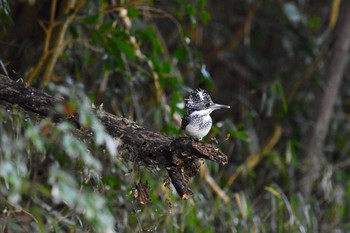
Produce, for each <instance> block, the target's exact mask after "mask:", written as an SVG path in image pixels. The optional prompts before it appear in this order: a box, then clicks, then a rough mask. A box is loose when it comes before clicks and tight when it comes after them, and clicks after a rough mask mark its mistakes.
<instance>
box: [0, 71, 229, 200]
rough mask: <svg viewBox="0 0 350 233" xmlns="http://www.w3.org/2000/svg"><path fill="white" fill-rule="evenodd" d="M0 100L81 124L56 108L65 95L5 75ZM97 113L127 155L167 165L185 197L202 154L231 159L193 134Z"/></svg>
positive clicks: (149, 163) (224, 160) (0, 80)
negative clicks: (173, 133)
mask: <svg viewBox="0 0 350 233" xmlns="http://www.w3.org/2000/svg"><path fill="white" fill-rule="evenodd" d="M0 100H3V101H6V102H8V103H11V104H16V105H18V106H20V107H22V108H23V109H25V110H26V111H30V112H34V113H37V114H39V115H40V116H44V117H47V116H52V117H53V118H54V120H55V121H59V120H62V119H69V120H70V121H72V122H74V123H75V124H76V125H79V121H78V119H79V118H78V117H77V116H76V115H74V116H67V117H66V116H62V115H57V114H56V113H55V112H53V111H54V109H55V108H54V106H55V105H57V104H62V103H63V100H62V99H58V98H55V97H52V96H51V95H49V94H47V93H45V92H42V91H40V90H37V89H34V88H32V87H27V86H26V85H25V84H24V83H22V82H15V81H13V80H11V79H9V78H7V77H5V76H1V75H0ZM97 116H98V117H99V119H100V120H101V122H102V124H103V125H104V126H105V128H106V130H107V132H108V133H109V134H110V135H111V136H113V138H114V139H115V140H116V142H118V144H119V148H120V149H121V150H119V151H123V150H126V151H127V153H123V156H128V157H129V159H133V160H134V161H135V162H137V163H142V164H145V165H147V166H154V167H160V168H163V169H167V170H168V172H169V176H170V178H171V181H172V183H173V185H174V187H175V188H176V190H177V192H178V193H179V195H180V196H181V197H182V198H183V199H187V198H189V197H191V196H192V194H193V193H192V191H191V190H190V189H189V188H188V187H187V184H188V182H189V180H190V178H191V177H193V176H194V175H196V174H197V172H198V167H199V165H198V159H199V158H204V159H209V160H212V161H215V162H218V163H221V164H226V163H227V156H226V155H224V154H222V153H221V152H220V151H219V150H218V149H216V148H214V147H213V146H212V145H210V144H206V143H202V142H198V141H194V140H192V139H190V138H176V139H174V138H171V137H168V136H165V135H163V134H161V133H158V132H153V131H150V130H147V129H145V128H143V127H141V126H139V125H137V124H136V123H135V122H132V121H130V120H128V119H125V118H121V117H117V116H114V115H112V114H109V113H107V112H101V111H98V112H97Z"/></svg>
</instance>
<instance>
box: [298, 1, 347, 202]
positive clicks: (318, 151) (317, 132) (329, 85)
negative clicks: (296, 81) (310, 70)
mask: <svg viewBox="0 0 350 233" xmlns="http://www.w3.org/2000/svg"><path fill="white" fill-rule="evenodd" d="M349 12H350V1H342V3H341V7H340V14H339V19H338V21H337V25H336V28H335V30H334V34H333V36H334V43H333V46H332V47H331V50H330V52H331V55H330V57H329V60H328V62H327V65H326V79H327V80H326V86H325V89H324V92H323V93H322V94H321V96H319V98H317V99H320V104H319V106H320V107H319V108H318V109H317V111H316V112H315V113H316V114H315V116H316V121H315V122H316V123H315V125H314V128H313V130H312V132H311V133H310V137H309V141H308V143H307V148H306V150H305V151H306V153H305V156H306V158H305V160H304V164H303V168H302V173H303V174H302V179H301V181H300V187H299V188H300V191H301V193H302V194H303V195H304V197H305V198H308V197H310V194H311V192H312V184H313V182H314V181H315V180H316V179H317V177H318V175H319V174H320V170H321V167H322V165H323V164H324V162H325V158H324V156H323V154H322V149H323V148H322V146H323V142H324V139H325V137H326V135H327V132H328V126H329V122H330V119H331V116H332V112H333V107H334V103H335V100H336V98H337V95H338V89H339V85H340V83H341V80H342V77H343V74H344V70H345V66H346V63H347V61H348V51H349V45H350V14H349Z"/></svg>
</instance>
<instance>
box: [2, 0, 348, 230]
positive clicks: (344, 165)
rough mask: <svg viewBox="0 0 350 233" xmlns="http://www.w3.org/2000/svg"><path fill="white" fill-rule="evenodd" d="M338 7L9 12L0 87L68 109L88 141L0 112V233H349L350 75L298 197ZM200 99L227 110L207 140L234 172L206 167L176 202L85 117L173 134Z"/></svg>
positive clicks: (10, 5)
mask: <svg viewBox="0 0 350 233" xmlns="http://www.w3.org/2000/svg"><path fill="white" fill-rule="evenodd" d="M339 2H340V1H338V0H333V1H272V0H266V1H259V0H255V1H237V0H231V1H220V2H218V1H206V0H192V1H190V0H175V1H136V0H134V1H133V0H132V1H107V0H100V1H58V0H52V1H48V0H46V1H44V0H43V1H35V0H34V1H32V0H30V1H29V0H28V1H25V0H23V1H19V0H17V1H6V0H3V1H0V27H1V30H0V59H1V60H0V63H1V68H2V71H1V72H2V74H6V75H9V76H11V77H13V78H15V79H21V78H22V79H24V80H25V81H26V82H27V83H28V84H30V85H32V86H35V87H38V88H41V89H44V90H45V91H47V92H49V93H52V94H53V95H59V96H66V97H68V98H69V99H70V102H69V105H68V106H69V108H68V109H67V106H57V109H58V110H59V111H62V112H67V111H75V110H76V111H79V113H80V116H81V117H80V123H81V125H82V126H84V127H86V128H90V127H91V129H92V132H91V138H89V139H86V138H82V137H81V136H80V135H79V132H78V131H77V130H76V129H75V126H74V125H72V124H70V123H69V122H61V123H57V124H56V123H53V122H52V121H51V119H40V118H38V117H37V116H35V115H33V114H31V113H27V112H24V111H23V110H21V109H20V108H18V107H16V106H10V105H8V104H6V103H4V102H1V106H0V119H1V121H0V122H1V123H0V131H1V134H0V198H1V201H0V209H1V215H0V229H1V232H8V231H9V232H36V231H40V232H52V231H55V232H66V231H71V232H72V231H77V232H90V231H98V232H101V231H104V232H113V231H117V232H143V231H155V232H197V231H202V232H348V231H349V230H350V219H349V216H350V213H349V209H350V208H349V207H350V201H349V198H348V196H349V195H350V183H349V181H348V180H349V176H350V174H349V157H348V151H349V148H350V147H349V143H348V138H349V126H350V125H349V115H348V113H347V109H348V107H349V101H347V99H348V98H347V97H348V96H349V91H348V90H349V88H348V86H347V85H349V83H348V81H347V80H348V77H347V76H348V75H347V73H348V72H345V74H346V77H345V79H344V81H343V84H342V86H341V88H340V90H339V97H338V98H337V101H336V106H335V108H334V112H333V114H332V120H331V124H330V127H329V131H328V135H327V138H326V140H325V142H324V146H323V153H324V157H325V163H324V164H323V166H322V169H321V171H320V173H319V174H313V175H315V176H316V179H315V181H314V182H313V183H312V187H308V188H310V189H311V190H312V192H311V195H305V193H304V190H303V188H304V187H301V186H300V180H301V179H302V178H303V176H304V175H305V173H304V172H303V166H304V165H305V164H304V158H303V150H304V149H305V148H306V143H307V138H308V137H309V134H310V130H311V129H312V126H313V122H314V119H313V113H314V110H315V106H317V103H318V99H317V96H318V93H320V92H321V91H322V87H323V86H324V85H325V65H326V61H327V58H328V52H329V46H330V44H331V33H332V31H333V30H334V26H335V23H336V19H337V16H338V11H339ZM197 87H201V88H204V89H207V90H208V91H209V92H210V93H211V95H212V98H213V100H214V101H215V102H218V103H222V104H228V105H231V109H230V110H228V111H227V110H225V111H218V112H214V113H213V114H212V115H213V118H214V122H215V125H214V126H213V129H212V131H211V133H210V134H209V135H208V136H207V137H206V138H205V141H207V142H211V143H216V144H217V145H218V147H220V149H221V150H222V151H223V152H224V153H225V154H227V155H228V156H229V164H228V165H226V166H223V167H221V166H219V165H217V164H213V163H210V162H208V163H207V164H206V165H205V166H204V165H203V166H202V170H201V175H200V176H199V177H197V178H195V179H194V180H193V181H192V182H191V188H192V190H194V192H195V195H194V197H193V198H192V199H191V200H188V201H183V200H181V199H179V197H178V196H177V194H176V193H175V192H174V190H173V188H171V187H170V188H168V187H166V186H167V185H166V183H167V177H166V173H165V172H164V171H158V170H156V169H151V168H147V167H143V166H139V165H135V164H133V163H132V161H125V160H123V159H122V158H121V157H120V156H119V155H118V148H113V146H108V145H110V144H109V143H110V142H111V138H110V136H109V135H108V134H106V132H105V131H104V129H103V127H102V126H101V124H100V123H99V121H98V120H97V118H96V117H95V116H94V114H93V113H92V112H91V110H90V106H91V104H92V103H93V104H95V105H97V106H99V105H101V104H103V106H100V107H101V108H103V109H104V110H105V111H108V112H111V113H113V114H116V115H121V116H124V117H126V118H128V119H130V120H134V121H136V122H137V123H138V124H140V125H143V126H145V127H147V128H149V129H152V130H156V131H161V132H163V133H165V134H168V135H171V136H180V135H182V133H181V132H180V131H179V122H180V118H181V116H182V115H183V113H184V110H183V107H184V101H183V100H184V99H185V98H187V97H188V94H189V92H190V90H192V89H195V88H197ZM101 146H102V147H101ZM104 146H106V147H104ZM103 148H104V149H103ZM208 177H209V178H213V179H214V184H213V183H212V182H213V181H211V182H209V181H208V180H209V179H208ZM138 183H144V184H147V185H148V186H149V188H150V190H149V191H150V198H151V200H152V201H151V202H150V203H148V204H146V205H142V204H140V203H139V201H138V198H137V197H136V195H135V193H136V191H135V184H138ZM215 184H216V185H218V186H219V187H220V189H215V188H213V187H214V186H215Z"/></svg>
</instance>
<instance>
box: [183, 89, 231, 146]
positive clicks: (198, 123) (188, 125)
mask: <svg viewBox="0 0 350 233" xmlns="http://www.w3.org/2000/svg"><path fill="white" fill-rule="evenodd" d="M185 107H186V114H185V116H184V117H183V118H182V122H181V129H182V130H184V131H185V133H186V134H187V135H188V136H190V137H192V138H194V139H197V140H202V138H203V137H204V136H205V135H207V134H208V133H209V131H210V129H211V125H212V119H211V117H210V113H212V111H214V110H216V109H221V108H230V106H227V105H222V104H215V103H214V102H213V101H212V100H211V97H210V95H209V94H208V92H206V91H205V90H202V89H197V90H194V91H192V92H191V94H190V97H189V98H188V99H187V102H186V106H185Z"/></svg>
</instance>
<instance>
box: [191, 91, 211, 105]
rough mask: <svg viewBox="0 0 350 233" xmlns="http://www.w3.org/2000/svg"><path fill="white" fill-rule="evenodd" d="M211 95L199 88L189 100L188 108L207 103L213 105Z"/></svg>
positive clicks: (192, 93)
mask: <svg viewBox="0 0 350 233" xmlns="http://www.w3.org/2000/svg"><path fill="white" fill-rule="evenodd" d="M212 102H213V101H212V100H211V97H210V95H209V94H208V92H206V91H205V90H203V89H200V88H198V89H197V90H194V91H192V92H191V94H190V97H189V98H188V99H187V103H186V107H187V108H193V107H195V106H197V105H202V104H205V103H212Z"/></svg>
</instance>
